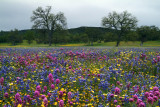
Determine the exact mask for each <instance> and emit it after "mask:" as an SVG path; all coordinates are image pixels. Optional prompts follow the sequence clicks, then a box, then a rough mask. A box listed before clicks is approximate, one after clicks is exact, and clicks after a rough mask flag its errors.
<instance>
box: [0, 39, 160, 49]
mask: <svg viewBox="0 0 160 107" xmlns="http://www.w3.org/2000/svg"><path fill="white" fill-rule="evenodd" d="M65 46H90V45H88V44H87V43H67V44H56V47H65ZM93 46H112V47H115V46H116V42H101V43H97V42H94V43H93ZM0 47H1V48H5V47H49V46H48V44H37V43H36V41H33V42H32V43H31V44H28V43H27V41H26V40H24V41H23V43H19V44H17V45H15V46H12V45H11V44H9V43H0ZM52 47H55V44H52ZM119 47H140V41H135V42H132V41H128V42H124V41H121V42H120V45H119ZM142 47H160V41H147V42H144V44H143V46H142Z"/></svg>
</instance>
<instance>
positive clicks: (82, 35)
mask: <svg viewBox="0 0 160 107" xmlns="http://www.w3.org/2000/svg"><path fill="white" fill-rule="evenodd" d="M80 41H81V42H84V43H87V42H88V41H89V38H88V35H87V34H85V33H83V34H81V35H80Z"/></svg>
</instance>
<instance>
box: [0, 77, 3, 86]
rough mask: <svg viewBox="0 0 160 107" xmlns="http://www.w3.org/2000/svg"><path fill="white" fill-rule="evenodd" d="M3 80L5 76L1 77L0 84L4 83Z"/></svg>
mask: <svg viewBox="0 0 160 107" xmlns="http://www.w3.org/2000/svg"><path fill="white" fill-rule="evenodd" d="M3 81H4V78H3V77H1V79H0V84H1V85H3Z"/></svg>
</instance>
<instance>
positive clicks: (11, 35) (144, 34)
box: [0, 26, 160, 45]
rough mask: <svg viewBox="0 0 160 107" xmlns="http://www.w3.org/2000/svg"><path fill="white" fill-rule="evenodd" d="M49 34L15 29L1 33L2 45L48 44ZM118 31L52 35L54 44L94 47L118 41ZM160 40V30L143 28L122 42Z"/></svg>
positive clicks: (99, 29) (70, 31)
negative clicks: (79, 44)
mask: <svg viewBox="0 0 160 107" xmlns="http://www.w3.org/2000/svg"><path fill="white" fill-rule="evenodd" d="M47 33H48V32H47V31H46V30H45V29H37V30H33V29H30V30H20V31H18V29H14V30H11V31H8V32H6V31H1V32H0V43H11V44H12V45H16V44H18V43H22V42H23V40H27V41H28V44H31V43H32V42H33V40H35V41H36V42H37V43H39V44H40V43H41V44H48V42H49V41H48V40H49V39H48V38H49V37H48V34H47ZM117 34H118V31H116V30H113V29H109V28H103V27H79V28H74V29H68V30H59V31H58V30H56V31H54V32H53V35H52V40H51V41H52V43H54V44H55V45H56V44H65V43H86V44H88V45H92V44H93V42H99V43H100V42H101V41H104V42H111V41H116V40H117V37H118V35H117ZM157 40H160V29H159V28H158V27H156V26H141V27H138V28H137V29H136V30H135V31H130V32H127V33H125V34H124V35H123V36H122V38H121V41H141V45H142V44H143V42H145V41H157Z"/></svg>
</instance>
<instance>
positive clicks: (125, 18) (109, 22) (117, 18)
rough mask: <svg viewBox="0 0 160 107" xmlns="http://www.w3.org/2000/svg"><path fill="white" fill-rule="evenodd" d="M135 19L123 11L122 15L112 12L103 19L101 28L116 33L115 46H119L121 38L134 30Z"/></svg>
mask: <svg viewBox="0 0 160 107" xmlns="http://www.w3.org/2000/svg"><path fill="white" fill-rule="evenodd" d="M137 22H138V21H137V19H136V17H134V16H132V14H130V13H128V12H127V11H124V12H122V13H117V12H115V11H113V12H112V13H109V14H108V16H107V17H103V19H102V26H104V27H106V28H110V29H114V30H116V31H117V32H118V38H117V44H116V46H118V45H119V43H120V41H121V37H122V36H124V34H126V33H127V32H128V31H130V30H134V29H135V28H136V26H137Z"/></svg>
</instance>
